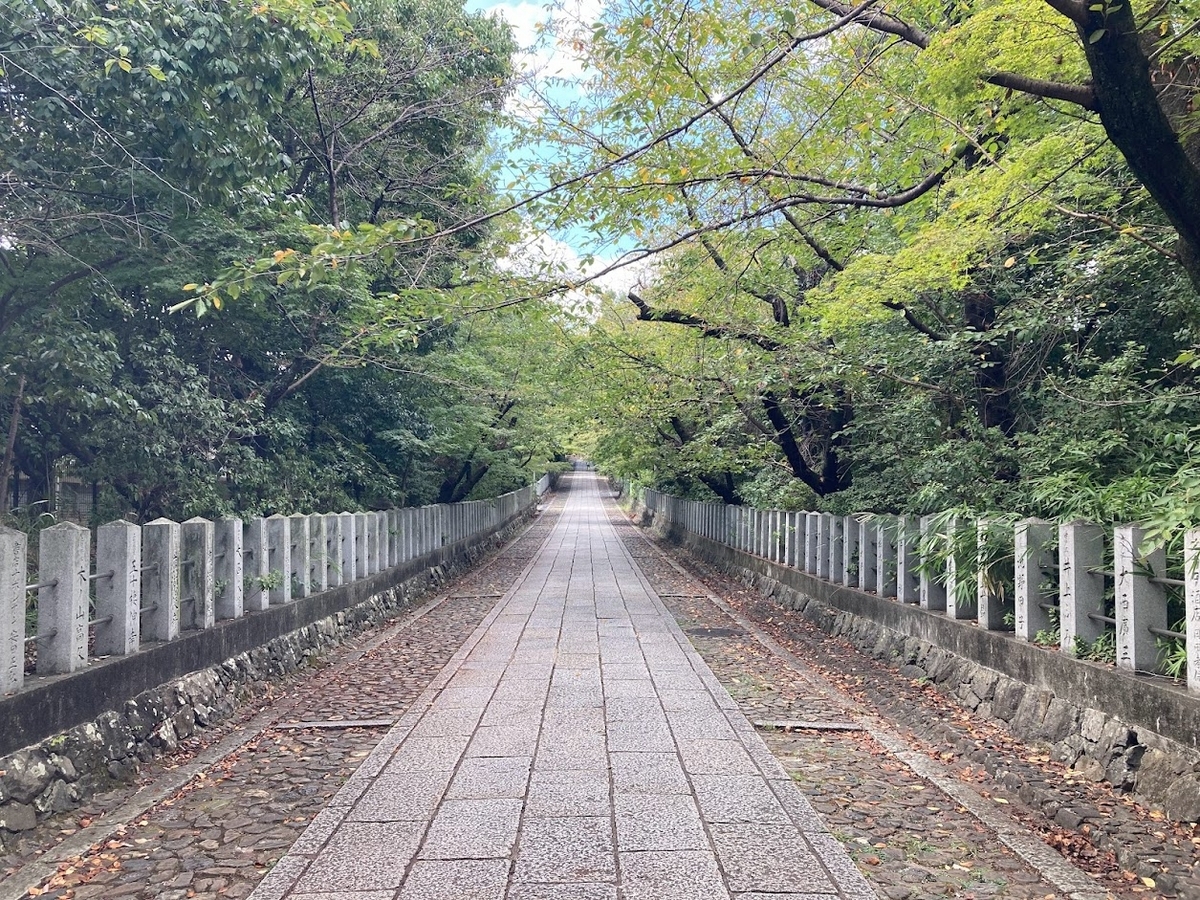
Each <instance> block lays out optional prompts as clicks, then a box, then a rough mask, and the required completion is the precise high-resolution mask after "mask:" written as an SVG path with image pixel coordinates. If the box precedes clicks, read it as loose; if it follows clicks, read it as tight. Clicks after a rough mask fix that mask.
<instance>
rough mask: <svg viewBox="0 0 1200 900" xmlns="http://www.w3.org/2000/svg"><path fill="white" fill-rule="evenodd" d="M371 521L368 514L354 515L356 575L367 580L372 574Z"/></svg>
mask: <svg viewBox="0 0 1200 900" xmlns="http://www.w3.org/2000/svg"><path fill="white" fill-rule="evenodd" d="M372 537H373V536H372V534H371V531H370V520H369V518H368V516H367V514H366V513H355V514H354V574H355V577H356V578H366V577H367V576H368V575H370V574H371V540H372Z"/></svg>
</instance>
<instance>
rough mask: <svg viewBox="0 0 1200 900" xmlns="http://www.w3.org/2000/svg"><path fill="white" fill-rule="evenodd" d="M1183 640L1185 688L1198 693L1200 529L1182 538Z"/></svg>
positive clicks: (1199, 675) (1199, 674) (1199, 659)
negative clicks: (1185, 667) (1185, 665)
mask: <svg viewBox="0 0 1200 900" xmlns="http://www.w3.org/2000/svg"><path fill="white" fill-rule="evenodd" d="M1183 581H1184V587H1183V603H1184V623H1183V633H1184V634H1185V635H1186V637H1185V638H1184V640H1185V641H1186V642H1187V686H1188V690H1189V691H1193V692H1195V691H1200V529H1195V528H1193V529H1191V530H1190V531H1188V532H1187V534H1185V535H1184V536H1183Z"/></svg>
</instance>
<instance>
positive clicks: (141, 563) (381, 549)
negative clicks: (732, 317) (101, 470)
mask: <svg viewBox="0 0 1200 900" xmlns="http://www.w3.org/2000/svg"><path fill="white" fill-rule="evenodd" d="M548 489H549V480H548V478H543V479H542V480H541V481H540V482H539V484H538V485H537V486H536V487H535V486H530V487H527V488H523V489H522V490H520V491H513V492H511V493H509V494H506V495H504V496H502V497H498V498H496V499H494V500H473V501H469V502H465V503H456V504H439V505H437V506H428V507H422V508H417V509H413V508H407V509H393V510H387V511H381V512H370V513H349V512H347V513H331V514H313V515H308V514H296V515H292V516H282V515H273V516H270V517H269V518H265V519H264V518H251V519H248V520H245V521H243V520H242V519H238V518H225V519H220V520H217V521H215V522H214V521H211V520H208V519H203V518H193V519H189V520H187V521H186V522H183V523H179V522H174V521H171V520H170V519H165V518H160V519H155V520H154V521H153V522H148V523H146V524H145V525H140V526H139V525H136V524H134V523H132V522H127V521H124V520H119V521H115V522H109V523H107V524H105V525H101V526H100V527H99V528H97V529H96V531H95V557H94V558H95V571H94V572H93V571H91V562H90V560H91V558H92V553H91V550H92V546H91V541H92V532H91V531H90V530H89V529H87V528H83V527H81V526H79V525H75V524H71V523H62V524H59V525H54V526H52V527H50V528H46V529H44V530H42V531H41V533H40V535H39V543H38V547H39V551H38V563H37V567H36V570H37V573H38V574H37V576H36V578H35V579H34V581H33V582H32V583H30V582H29V578H30V576H29V559H28V545H29V541H28V537H27V536H26V535H25V534H23V533H21V532H19V531H15V530H13V529H10V528H3V527H0V695H2V694H8V693H12V692H14V691H18V690H21V689H22V688H23V687H24V686H25V685H26V678H25V656H26V646H27V644H28V643H36V646H37V652H36V660H37V674H38V675H39V676H44V675H56V676H57V675H62V674H68V673H71V672H74V671H78V670H80V669H82V668H84V667H85V666H86V665H87V662H88V659H89V657H92V656H120V655H128V654H133V653H137V652H138V651H139V650H140V649H141V648H142V646H143V644H144V643H146V642H161V641H172V640H175V639H176V638H178V637H179V636H180V632H181V631H182V630H188V631H192V630H203V629H211V628H214V627H218V623H220V622H222V621H226V620H232V619H238V618H241V617H242V616H244V615H246V614H253V613H258V612H263V611H265V610H267V609H269V607H270V606H271V605H280V604H286V603H290V602H291V601H292V600H294V599H296V600H298V599H300V598H302V597H307V596H311V595H314V594H318V593H321V592H324V591H326V590H328V589H329V588H332V587H338V586H340V585H344V584H348V583H350V582H352V581H355V580H358V579H361V578H365V577H368V576H369V575H374V574H377V573H379V572H381V571H383V570H385V569H389V568H392V567H395V566H398V565H402V564H405V563H408V562H410V561H412V560H413V559H416V558H417V557H419V556H421V555H424V554H426V553H430V552H432V551H434V550H436V549H438V548H441V547H444V546H446V545H449V544H451V543H453V544H458V543H461V542H464V541H467V540H470V539H472V538H475V537H477V536H478V535H480V534H486V533H490V532H492V531H494V530H495V529H497V528H500V527H503V526H504V525H506V524H507V523H508V522H509V521H511V520H512V518H513V517H514V516H516V515H518V514H519V513H520V512H522V511H524V510H527V509H529V508H530V507H531V506H532V505H534V504H535V503H536V502H537V500H538V498H539V497H540V496H541V495H542V494H544V493H545V491H546V490H548ZM707 513H708V511H707V510H706V509H704V508H703V507H702V506H701V505H694V506H693V507H692V508H691V516H692V518H691V520H690V521H692V522H693V523H694V524H697V526H698V523H699V522H700V520H701V517H702V516H703V515H706V514H707ZM30 594H33V595H34V596H35V598H36V607H37V616H36V632H37V633H36V635H34V636H33V637H28V636H27V635H26V597H27V596H28V595H30ZM92 610H94V618H89V616H90V615H93V612H92ZM89 629H94V632H93V635H94V637H93V644H92V647H91V648H89V646H88V641H89Z"/></svg>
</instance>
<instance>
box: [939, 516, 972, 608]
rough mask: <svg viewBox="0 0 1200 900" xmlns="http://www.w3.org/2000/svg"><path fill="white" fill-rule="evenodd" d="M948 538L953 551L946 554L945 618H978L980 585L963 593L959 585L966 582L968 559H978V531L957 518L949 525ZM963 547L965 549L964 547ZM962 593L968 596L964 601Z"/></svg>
mask: <svg viewBox="0 0 1200 900" xmlns="http://www.w3.org/2000/svg"><path fill="white" fill-rule="evenodd" d="M946 539H947V540H948V541H949V550H950V552H949V553H948V554H947V555H946V615H947V616H949V617H950V618H951V619H957V620H959V621H966V620H967V619H978V617H979V599H978V583H976V584H973V585H971V587H972V588H973V590H969V591H964V590H961V589H960V588H959V584H960V583H961V582H963V581H964V576H963V570H964V569H965V568H966V567H967V566H966V563H967V560H968V559H971V558H976V559H977V554H978V552H979V550H978V548H979V541H978V531H977V530H976V528H971V527H970V526H968V525H967V524H966V522H964V521H963V520H962V519H960V518H958V517H957V516H955V517H954V518H952V519H951V520H950V522H949V524H948V525H947V526H946ZM964 544H965V545H966V546H963V545H964ZM962 594H966V595H967V599H966V600H964V599H963V598H962V596H961V595H962Z"/></svg>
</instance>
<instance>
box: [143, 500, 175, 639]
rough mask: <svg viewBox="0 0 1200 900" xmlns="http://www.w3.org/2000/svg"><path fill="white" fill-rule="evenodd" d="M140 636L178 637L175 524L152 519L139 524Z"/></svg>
mask: <svg viewBox="0 0 1200 900" xmlns="http://www.w3.org/2000/svg"><path fill="white" fill-rule="evenodd" d="M142 573H143V574H142V610H141V614H142V615H143V616H145V618H144V619H143V620H142V637H145V638H149V639H150V640H153V641H173V640H175V638H177V637H179V523H178V522H172V521H171V520H170V519H155V520H154V521H153V522H147V523H146V524H145V525H143V526H142Z"/></svg>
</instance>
